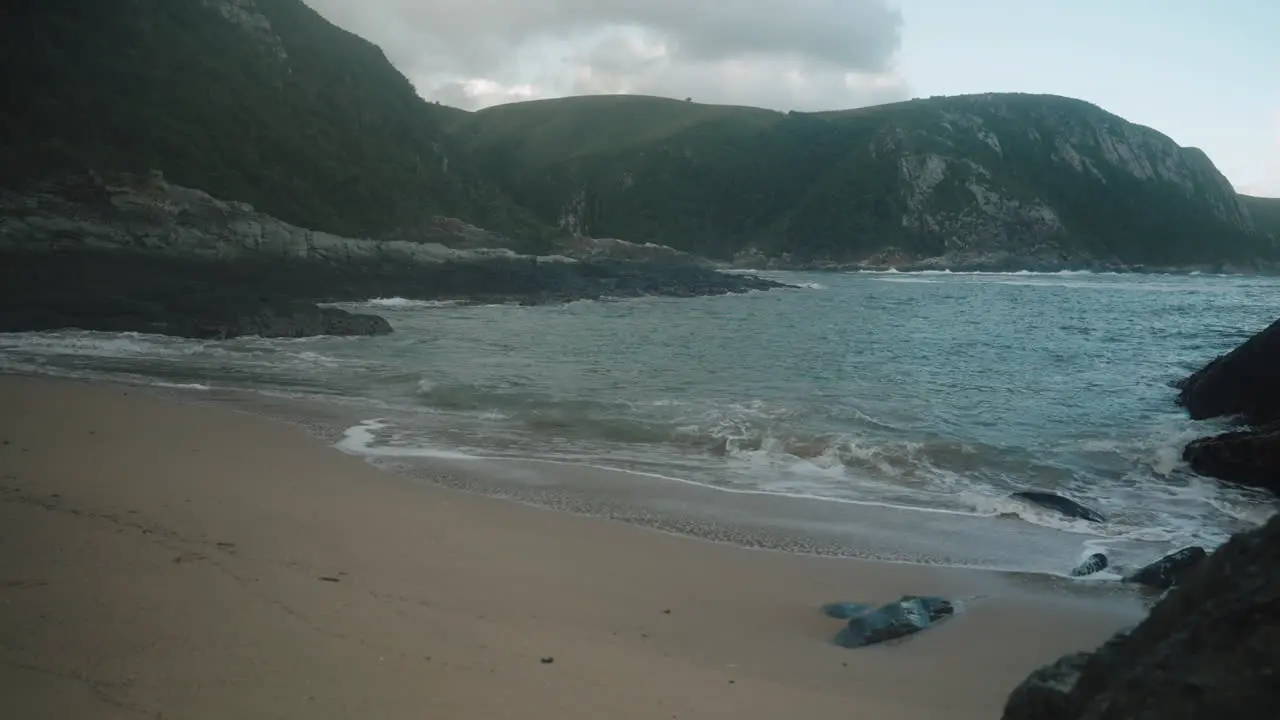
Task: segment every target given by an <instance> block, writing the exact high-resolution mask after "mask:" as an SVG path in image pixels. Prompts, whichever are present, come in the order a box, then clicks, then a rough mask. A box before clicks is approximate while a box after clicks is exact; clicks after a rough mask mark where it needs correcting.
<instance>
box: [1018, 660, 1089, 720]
mask: <svg viewBox="0 0 1280 720" xmlns="http://www.w3.org/2000/svg"><path fill="white" fill-rule="evenodd" d="M1088 660H1089V653H1075V654H1073V655H1064V656H1063V657H1061V658H1059V659H1058V661H1057V662H1055V663H1053V664H1052V665H1045V666H1044V667H1042V668H1040V669H1038V670H1036V671H1035V672H1033V673H1031V675H1030V676H1028V677H1027V679H1026V680H1023V681H1022V684H1020V685H1018V687H1016V688H1014V690H1013V693H1011V694H1010V695H1009V700H1008V707H1012V708H1017V709H1018V710H1019V712H1022V713H1024V715H1023V716H1022V717H1025V718H1069V717H1074V710H1075V708H1074V707H1073V705H1072V697H1071V691H1072V689H1074V688H1075V686H1076V682H1077V681H1079V680H1080V672H1081V671H1082V670H1084V666H1085V663H1086V662H1087V661H1088ZM1006 717H1008V711H1007V710H1006Z"/></svg>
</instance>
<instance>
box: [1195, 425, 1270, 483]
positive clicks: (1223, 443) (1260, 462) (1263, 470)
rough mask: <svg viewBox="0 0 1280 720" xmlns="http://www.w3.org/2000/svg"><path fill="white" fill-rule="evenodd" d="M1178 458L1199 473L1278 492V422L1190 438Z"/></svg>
mask: <svg viewBox="0 0 1280 720" xmlns="http://www.w3.org/2000/svg"><path fill="white" fill-rule="evenodd" d="M1182 459H1183V460H1186V461H1187V464H1189V465H1190V466H1191V469H1192V470H1195V471H1196V472H1198V473H1200V474H1201V475H1208V476H1209V477H1215V478H1218V479H1219V480H1226V481H1228V482H1233V483H1237V484H1239V485H1247V486H1249V487H1256V488H1260V489H1263V490H1270V491H1271V492H1273V493H1275V494H1277V495H1280V422H1277V423H1272V424H1270V425H1267V426H1265V427H1261V428H1256V429H1249V430H1236V431H1233V432H1228V433H1223V434H1221V435H1215V436H1213V437H1207V438H1201V439H1199V440H1193V441H1192V442H1190V443H1189V444H1188V445H1187V446H1186V448H1184V449H1183V451H1182Z"/></svg>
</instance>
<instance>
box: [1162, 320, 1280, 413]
mask: <svg viewBox="0 0 1280 720" xmlns="http://www.w3.org/2000/svg"><path fill="white" fill-rule="evenodd" d="M1278 368H1280V320H1277V321H1276V322H1274V323H1272V324H1271V325H1270V326H1268V327H1267V328H1266V329H1265V330H1262V331H1261V332H1259V333H1258V334H1256V335H1254V336H1253V337H1251V338H1249V339H1248V340H1246V341H1245V343H1244V344H1243V345H1241V346H1240V347H1238V348H1236V349H1235V350H1232V351H1231V352H1229V353H1227V354H1226V355H1223V356H1221V357H1219V358H1216V359H1214V360H1213V361H1211V362H1210V363H1209V364H1208V365H1206V366H1204V367H1203V368H1201V369H1200V370H1198V371H1196V372H1195V373H1193V374H1192V375H1191V376H1190V377H1188V378H1186V379H1185V380H1184V381H1183V382H1182V383H1181V386H1182V392H1181V393H1180V394H1179V395H1178V404H1180V405H1182V406H1183V407H1185V408H1186V409H1187V412H1189V413H1191V417H1192V418H1193V419H1196V420H1203V419H1207V418H1215V417H1226V416H1233V415H1238V416H1241V417H1242V418H1244V419H1245V420H1246V421H1247V422H1249V423H1251V424H1254V425H1265V424H1267V423H1271V422H1276V421H1280V371H1277V369H1278Z"/></svg>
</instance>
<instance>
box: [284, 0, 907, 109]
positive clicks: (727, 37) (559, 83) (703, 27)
mask: <svg viewBox="0 0 1280 720" xmlns="http://www.w3.org/2000/svg"><path fill="white" fill-rule="evenodd" d="M306 1H307V2H308V4H310V5H311V6H312V7H313V8H315V9H316V10H318V11H320V12H321V13H322V14H324V15H325V16H326V17H327V18H329V19H330V20H331V21H332V22H334V23H336V24H338V25H340V26H342V27H344V28H346V29H348V30H351V31H352V32H355V33H357V34H359V35H361V36H363V37H365V38H367V39H369V40H371V41H373V42H375V43H377V44H378V45H380V46H382V48H383V50H385V51H386V53H387V55H388V57H389V58H390V59H391V61H392V62H394V63H395V64H396V66H397V67H398V68H400V70H401V71H402V72H404V73H405V74H406V75H407V76H409V78H410V79H411V80H413V81H414V84H415V85H416V86H417V87H418V90H419V92H421V93H422V94H423V95H424V96H426V97H428V98H430V99H433V100H440V101H441V102H444V103H448V104H451V105H459V106H462V107H478V106H483V105H488V104H493V103H496V102H505V101H509V100H517V99H525V98H530V97H553V96H557V95H566V94H581V93H595V92H630V93H647V94H655V95H666V96H672V97H687V96H691V97H694V98H695V99H697V100H703V101H707V102H725V103H738V104H750V105H762V106H766V107H775V108H778V109H784V110H785V109H819V108H837V107H852V106H857V105H865V104H869V103H874V102H883V101H887V100H894V99H900V98H902V97H905V96H906V94H907V89H906V86H905V84H904V82H903V81H902V79H901V78H899V77H898V76H897V75H896V74H895V73H894V71H893V59H894V55H895V53H896V51H897V49H898V45H899V41H900V30H901V24H902V18H901V15H900V14H899V13H898V12H897V10H895V9H893V8H891V7H890V6H889V5H888V4H887V0H721V1H720V2H713V1H712V0H702V1H701V2H698V0H694V2H690V1H689V0H468V2H466V3H463V2H460V0H362V1H361V2H352V0H306Z"/></svg>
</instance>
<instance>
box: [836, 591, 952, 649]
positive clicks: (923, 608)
mask: <svg viewBox="0 0 1280 720" xmlns="http://www.w3.org/2000/svg"><path fill="white" fill-rule="evenodd" d="M954 613H955V606H953V605H952V604H951V602H950V601H949V600H945V599H943V598H939V597H920V596H916V595H906V596H904V597H903V598H902V599H900V600H898V601H897V602H892V603H888V604H887V605H881V606H880V607H878V608H875V609H873V610H867V611H866V612H863V613H862V614H860V615H855V616H853V617H852V618H850V619H849V623H848V624H847V625H846V626H845V628H844V629H843V630H841V631H840V633H839V634H838V635H836V644H837V645H840V646H841V647H847V648H858V647H864V646H866V645H874V644H876V643H882V642H885V641H887V640H896V639H898V638H902V637H906V636H908V635H914V634H915V633H918V632H920V631H921V630H924V629H925V628H927V627H929V626H931V625H933V624H935V623H936V622H938V621H939V620H942V619H943V618H947V617H950V616H951V615H953V614H954Z"/></svg>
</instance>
